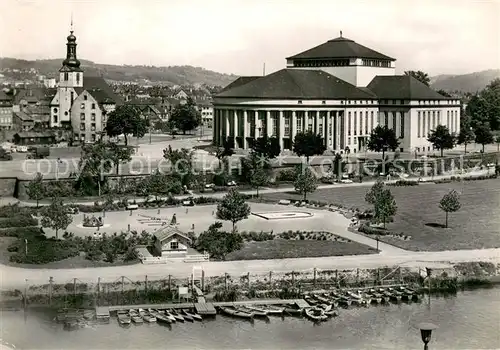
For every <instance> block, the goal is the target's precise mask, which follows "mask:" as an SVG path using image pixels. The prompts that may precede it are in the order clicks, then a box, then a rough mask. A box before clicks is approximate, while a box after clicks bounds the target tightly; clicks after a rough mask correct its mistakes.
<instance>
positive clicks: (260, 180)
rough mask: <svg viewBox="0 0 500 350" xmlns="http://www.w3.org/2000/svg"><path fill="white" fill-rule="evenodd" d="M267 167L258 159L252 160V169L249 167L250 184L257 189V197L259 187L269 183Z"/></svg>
mask: <svg viewBox="0 0 500 350" xmlns="http://www.w3.org/2000/svg"><path fill="white" fill-rule="evenodd" d="M269 170H270V169H269V168H268V167H267V168H266V164H263V163H262V162H260V161H259V160H252V169H250V185H251V186H252V188H255V189H256V191H257V198H258V197H259V187H263V186H265V185H267V184H268V183H269V176H270V174H269Z"/></svg>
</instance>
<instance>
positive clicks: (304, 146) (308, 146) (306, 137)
mask: <svg viewBox="0 0 500 350" xmlns="http://www.w3.org/2000/svg"><path fill="white" fill-rule="evenodd" d="M325 150H326V146H325V141H324V140H323V138H322V137H321V135H319V134H315V133H313V132H312V131H306V132H299V133H297V135H295V138H294V139H293V151H294V152H295V154H297V155H298V156H299V157H302V156H304V157H306V160H307V163H309V157H312V156H315V155H321V154H323V152H325Z"/></svg>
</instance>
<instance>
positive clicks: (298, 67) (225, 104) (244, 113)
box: [213, 36, 460, 153]
mask: <svg viewBox="0 0 500 350" xmlns="http://www.w3.org/2000/svg"><path fill="white" fill-rule="evenodd" d="M213 105H214V117H213V125H214V132H213V141H214V143H216V144H222V140H223V139H225V138H234V141H235V146H236V147H237V148H243V149H245V148H248V146H249V144H250V143H251V141H252V140H253V139H255V138H258V137H263V136H268V137H276V138H278V140H279V143H280V146H281V149H282V150H291V149H292V141H293V139H294V137H295V135H296V134H297V133H299V132H304V131H307V130H310V131H313V132H315V133H317V134H320V135H321V136H322V137H323V138H324V141H325V145H326V147H327V149H329V150H331V151H335V152H351V153H353V152H354V153H356V152H363V151H366V144H367V141H368V139H369V136H370V133H371V131H372V130H373V128H375V127H376V126H377V125H387V126H388V127H389V128H391V129H393V130H394V131H395V133H396V135H397V136H398V137H399V138H400V151H402V152H427V151H430V150H432V144H430V143H429V142H428V141H427V135H428V133H429V132H430V130H432V129H434V128H435V127H436V126H437V125H438V124H442V125H446V126H448V128H449V129H450V131H451V132H455V133H458V132H459V125H460V101H459V100H458V99H452V98H447V97H444V96H442V95H440V94H438V93H437V92H435V91H434V90H432V89H431V88H430V87H428V86H427V85H425V84H423V83H421V82H420V81H418V80H416V79H415V78H413V77H411V76H406V75H395V59H393V58H391V57H389V56H386V55H383V54H380V53H378V52H376V51H374V50H371V49H369V48H367V47H365V46H362V45H359V44H357V43H355V42H354V41H352V40H349V39H346V38H343V37H342V36H341V37H339V38H336V39H333V40H330V41H328V42H326V43H324V44H322V45H319V46H317V47H315V48H313V49H310V50H307V51H305V52H303V53H300V54H298V55H295V56H292V57H289V58H287V68H285V69H282V70H280V71H277V72H275V73H272V74H270V75H267V76H262V77H241V78H238V79H237V80H236V81H234V82H233V83H231V84H230V85H228V86H227V87H226V88H224V89H223V90H222V92H220V93H219V94H217V95H216V96H215V97H214V101H213Z"/></svg>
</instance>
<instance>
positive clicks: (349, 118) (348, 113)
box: [347, 112, 351, 136]
mask: <svg viewBox="0 0 500 350" xmlns="http://www.w3.org/2000/svg"><path fill="white" fill-rule="evenodd" d="M347 135H348V136H351V112H347Z"/></svg>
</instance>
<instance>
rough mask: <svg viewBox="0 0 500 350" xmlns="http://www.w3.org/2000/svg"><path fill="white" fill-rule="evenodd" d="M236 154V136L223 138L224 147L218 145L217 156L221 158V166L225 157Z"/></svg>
mask: <svg viewBox="0 0 500 350" xmlns="http://www.w3.org/2000/svg"><path fill="white" fill-rule="evenodd" d="M233 154H234V138H232V137H228V138H225V139H223V140H222V147H217V149H216V151H215V157H216V158H217V159H218V160H219V167H220V166H221V161H222V159H224V158H225V157H231V156H232V155H233Z"/></svg>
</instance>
